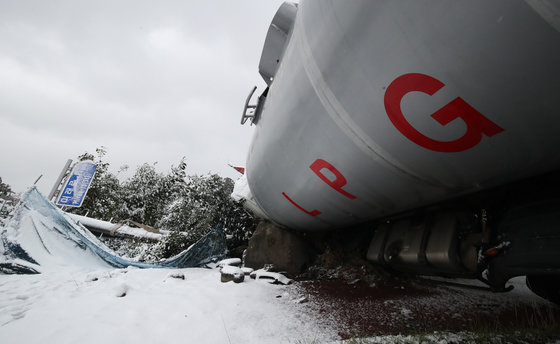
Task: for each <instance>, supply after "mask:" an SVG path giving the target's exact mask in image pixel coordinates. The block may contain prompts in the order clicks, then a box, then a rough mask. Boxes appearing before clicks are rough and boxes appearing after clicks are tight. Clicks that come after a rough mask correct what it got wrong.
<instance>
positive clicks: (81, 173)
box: [56, 161, 97, 207]
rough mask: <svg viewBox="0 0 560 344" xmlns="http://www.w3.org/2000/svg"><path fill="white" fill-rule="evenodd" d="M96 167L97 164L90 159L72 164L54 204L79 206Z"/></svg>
mask: <svg viewBox="0 0 560 344" xmlns="http://www.w3.org/2000/svg"><path fill="white" fill-rule="evenodd" d="M96 168H97V165H96V164H94V163H93V162H92V161H80V162H78V163H77V164H76V165H74V168H72V173H71V174H70V177H68V180H67V181H66V184H65V185H64V188H62V191H61V192H60V195H59V196H58V199H57V201H56V204H58V205H66V206H69V207H80V206H81V205H82V202H83V201H84V198H85V197H86V192H87V191H88V189H89V186H90V184H91V181H92V180H93V176H94V175H95V169H96Z"/></svg>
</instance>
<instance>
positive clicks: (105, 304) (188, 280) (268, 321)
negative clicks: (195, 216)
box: [0, 268, 338, 344]
mask: <svg viewBox="0 0 560 344" xmlns="http://www.w3.org/2000/svg"><path fill="white" fill-rule="evenodd" d="M181 274H182V275H184V279H181V278H174V277H171V275H181ZM290 288H291V287H290V286H280V285H273V284H268V283H267V282H264V281H255V280H252V279H246V280H245V282H243V283H239V284H236V283H233V282H228V283H221V282H220V273H219V270H218V269H200V268H190V269H176V270H169V269H135V268H134V269H133V268H128V269H102V270H95V271H87V270H82V271H52V272H49V273H43V274H39V275H0V343H96V344H98V343H135V344H137V343H177V342H182V343H293V342H309V343H310V342H313V340H316V341H318V342H321V343H324V342H331V341H336V339H337V338H338V336H337V335H336V333H332V332H331V331H330V330H329V329H328V328H321V327H320V326H318V323H317V321H316V319H314V318H313V317H312V316H311V315H309V314H308V313H307V312H305V311H304V309H305V304H299V303H297V299H298V297H297V295H292V294H291V293H290V292H288V291H289V290H290Z"/></svg>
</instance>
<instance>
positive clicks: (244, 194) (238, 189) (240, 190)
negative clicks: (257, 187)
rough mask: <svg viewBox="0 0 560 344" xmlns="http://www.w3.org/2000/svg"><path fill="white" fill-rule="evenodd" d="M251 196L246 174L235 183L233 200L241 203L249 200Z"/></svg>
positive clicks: (232, 194)
mask: <svg viewBox="0 0 560 344" xmlns="http://www.w3.org/2000/svg"><path fill="white" fill-rule="evenodd" d="M249 195H251V190H250V189H249V183H248V182H247V175H246V174H244V175H242V176H241V177H239V179H237V180H236V181H235V184H234V186H233V192H232V193H231V198H233V199H234V200H236V201H238V202H239V201H243V200H246V199H248V198H249Z"/></svg>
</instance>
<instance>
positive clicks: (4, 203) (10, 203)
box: [0, 177, 18, 226]
mask: <svg viewBox="0 0 560 344" xmlns="http://www.w3.org/2000/svg"><path fill="white" fill-rule="evenodd" d="M17 202H18V198H17V197H16V195H15V193H14V192H13V191H12V187H11V186H10V185H8V184H6V183H4V182H2V177H0V226H3V225H4V222H5V221H6V220H7V218H8V216H9V215H10V213H11V212H12V210H13V209H14V207H15V205H16V204H17Z"/></svg>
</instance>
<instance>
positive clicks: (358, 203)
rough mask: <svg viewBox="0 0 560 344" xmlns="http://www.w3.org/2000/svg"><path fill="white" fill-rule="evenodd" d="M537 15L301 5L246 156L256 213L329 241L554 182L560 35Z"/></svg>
mask: <svg viewBox="0 0 560 344" xmlns="http://www.w3.org/2000/svg"><path fill="white" fill-rule="evenodd" d="M529 3H530V4H528V2H524V1H513V0H502V1H482V0H480V1H462V2H447V1H446V2H441V1H366V0H364V1H356V0H352V1H324V0H310V1H305V0H302V1H301V2H300V4H299V7H298V9H297V15H296V17H295V23H294V25H293V27H292V29H291V31H290V35H289V37H288V40H287V43H286V44H287V45H286V49H285V51H284V53H283V56H282V58H281V60H280V64H279V67H278V69H277V71H276V74H275V76H274V79H273V81H272V83H271V84H270V89H269V91H268V95H267V98H266V102H265V103H264V107H263V109H262V113H261V114H260V118H259V120H258V123H257V130H256V132H255V136H254V139H253V143H252V145H251V148H250V152H249V155H248V161H247V178H248V182H249V186H250V189H251V191H252V194H253V197H254V198H255V200H256V202H257V203H258V205H259V206H260V208H261V209H262V210H263V211H264V212H265V213H266V214H267V216H268V217H269V218H270V219H271V220H273V221H275V222H277V223H279V224H282V225H285V226H287V227H291V228H295V229H301V230H323V229H333V228H340V227H345V226H349V225H352V224H357V223H361V222H365V221H369V220H372V219H375V218H379V217H383V216H386V215H390V214H394V213H397V212H400V211H404V210H407V209H412V208H415V207H419V206H422V205H427V204H430V203H434V202H438V201H442V200H445V199H447V198H450V197H454V196H458V195H461V194H466V193H471V192H476V191H479V190H482V189H485V188H488V187H492V186H496V185H500V184H504V183H508V182H511V181H514V180H518V179H521V178H524V177H528V176H535V175H539V174H542V173H545V172H547V171H551V170H554V169H558V168H559V167H560V153H559V152H558V149H559V148H560V133H559V131H560V113H559V112H560V62H559V61H560V32H559V31H558V30H557V28H558V27H560V26H559V25H557V24H558V23H555V22H554V20H557V19H554V18H558V16H557V17H554V16H553V15H552V16H551V15H550V13H549V15H548V17H547V15H546V8H545V9H544V10H543V8H542V6H541V7H540V8H539V7H538V4H539V3H540V2H539V1H530V2H529ZM535 8H537V10H538V11H537V10H535ZM549 10H550V11H553V10H554V8H553V9H549ZM552 14H553V13H552ZM551 18H552V19H551ZM555 26H556V27H555Z"/></svg>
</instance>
